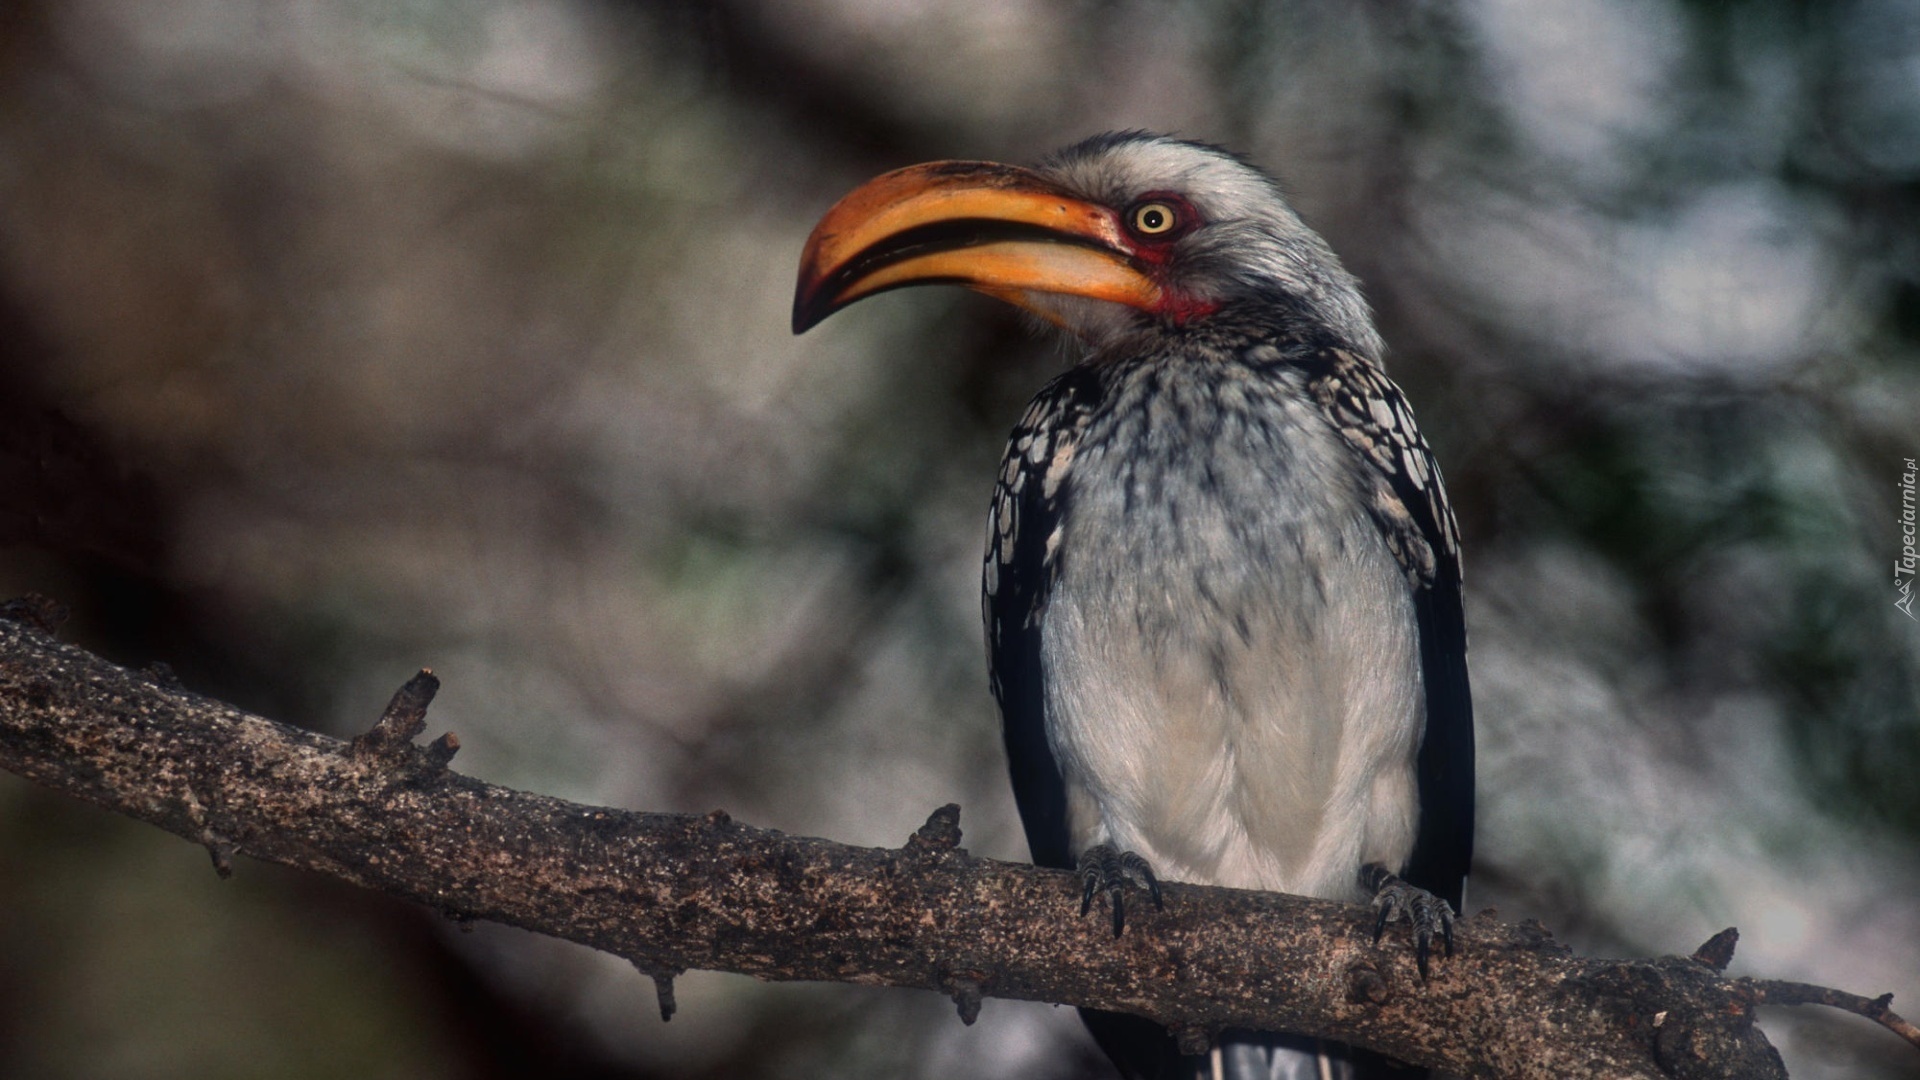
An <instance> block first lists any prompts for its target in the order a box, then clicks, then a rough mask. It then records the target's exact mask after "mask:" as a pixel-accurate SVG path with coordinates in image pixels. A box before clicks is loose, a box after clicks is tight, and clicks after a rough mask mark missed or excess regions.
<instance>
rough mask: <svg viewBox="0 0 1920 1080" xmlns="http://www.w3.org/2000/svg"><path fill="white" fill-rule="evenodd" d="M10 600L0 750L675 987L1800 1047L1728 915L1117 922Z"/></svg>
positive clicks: (176, 819) (255, 848) (1593, 1061)
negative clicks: (1578, 951)
mask: <svg viewBox="0 0 1920 1080" xmlns="http://www.w3.org/2000/svg"><path fill="white" fill-rule="evenodd" d="M14 614H15V616H16V617H19V616H20V615H22V614H24V615H26V616H27V618H26V619H25V620H24V621H14V620H10V619H4V618H0V767H4V768H6V769H9V770H11V771H13V772H16V773H19V774H20V775H22V776H25V777H27V778H28V779H31V780H34V781H37V782H39V783H42V784H45V785H47V786H49V787H52V788H55V789H57V790H60V791H64V792H66V793H68V794H71V795H74V796H76V797H79V798H82V799H85V800H87V801H90V802H93V803H96V804H98V805H100V806H103V807H106V808H108V809H110V810H114V811H116V812H119V813H123V814H128V815H130V816H132V817H136V818H139V819H141V820H143V821H147V822H150V823H152V824H154V825H158V826H160V827H161V828H163V829H166V830H167V831H169V832H172V833H175V834H177V835H179V836H182V837H185V838H186V839H188V840H192V841H194V842H196V843H199V844H201V845H204V846H205V847H206V848H207V849H208V850H209V851H210V852H212V854H213V858H214V864H215V866H216V868H217V869H219V870H220V871H221V872H222V873H225V872H227V871H228V869H229V868H230V866H231V858H232V856H233V855H236V854H243V855H248V856H251V857H253V858H257V859H266V860H270V861H273V862H278V863H284V864H286V865H289V866H297V867H302V868H305V869H309V870H314V871H318V872H320V873H325V874H331V875H334V876H336V877H339V878H343V879H345V880H347V881H351V882H354V883H355V884H358V885H362V886H365V887H366V888H370V889H377V890H380V891H381V892H385V893H389V894H391V895H394V896H398V897H403V898H406V899H409V900H413V901H416V902H419V903H422V904H428V905H431V906H432V907H434V908H437V909H439V910H441V911H444V912H445V913H447V914H448V915H449V916H452V917H455V918H460V919H490V920H493V921H497V922H502V923H507V924H509V925H512V926H518V927H523V928H526V929H529V930H534V931H537V932H539V933H543V934H550V935H552V936H554V937H559V938H564V939H566V940H569V941H576V942H579V943H581V944H583V945H588V946H591V947H593V948H596V949H602V950H605V951H607V952H611V953H614V954H616V955H619V956H622V957H625V958H627V959H629V960H631V961H632V962H633V963H634V964H635V965H636V966H637V967H638V968H640V970H642V971H643V972H646V973H648V974H650V975H652V976H654V977H655V978H656V980H657V981H658V983H659V986H660V989H661V1009H662V1013H663V1014H670V1013H671V1011H672V993H671V979H672V976H673V975H675V974H677V973H678V972H681V971H684V970H687V969H692V968H700V969H708V970H717V971H732V972H740V973H743V974H748V975H753V976H755V977H758V978H763V979H811V980H827V981H838V982H854V983H864V984H881V985H890V986H910V987H919V988H922V989H929V990H936V991H939V992H941V993H945V994H948V995H950V996H952V997H953V998H954V1000H955V1001H956V1002H957V1004H958V1006H959V1010H960V1013H961V1016H962V1018H964V1019H966V1020H967V1021H968V1022H972V1019H973V1017H974V1016H975V1015H976V1014H978V1012H979V1010H980V1003H981V999H982V998H989V997H1006V998H1024V999H1030V1000H1039V1001H1049V1002H1056V1003H1061V1004H1069V1005H1087V1006H1094V1007H1097V1008H1103V1009H1115V1010H1122V1011H1127V1012H1133V1013H1138V1014H1140V1015H1143V1016H1147V1017H1151V1018H1153V1019H1156V1020H1159V1021H1161V1022H1162V1023H1165V1024H1167V1025H1168V1026H1169V1027H1172V1028H1174V1029H1175V1030H1177V1031H1180V1032H1181V1033H1182V1035H1183V1037H1184V1038H1186V1039H1187V1040H1188V1041H1189V1042H1190V1043H1192V1044H1194V1045H1199V1044H1201V1043H1203V1042H1204V1040H1205V1038H1206V1036H1207V1033H1209V1032H1212V1031H1216V1030H1218V1029H1220V1028H1223V1027H1248V1028H1266V1029H1284V1030H1290V1031H1299V1032H1308V1033H1312V1034H1316V1035H1322V1036H1328V1037H1332V1038H1337V1039H1340V1040H1342V1041H1346V1042H1351V1043H1357V1044H1359V1045H1362V1046H1367V1047H1372V1048H1374V1049H1377V1050H1380V1051H1383V1052H1385V1053H1387V1054H1390V1055H1392V1056H1394V1057H1396V1058H1399V1059H1401V1060H1404V1061H1407V1062H1411V1063H1417V1064H1423V1065H1431V1066H1436V1067H1441V1068H1444V1069H1446V1070H1448V1071H1451V1072H1455V1073H1460V1074H1466V1075H1473V1076H1487V1077H1514V1078H1520V1077H1556V1078H1566V1077H1608V1078H1626V1077H1684V1078H1689V1080H1691V1078H1708V1077H1725V1078H1735V1077H1737V1078H1741V1080H1754V1078H1764V1077H1784V1076H1785V1075H1786V1073H1785V1070H1784V1068H1783V1066H1782V1065H1781V1063H1780V1059H1779V1057H1778V1055H1777V1054H1776V1053H1775V1052H1774V1050H1773V1048H1772V1047H1771V1046H1770V1045H1769V1044H1768V1043H1767V1041H1766V1039H1765V1037H1764V1036H1763V1035H1762V1034H1761V1033H1760V1031H1759V1029H1758V1028H1757V1027H1755V1026H1754V1023H1753V1016H1754V1006H1755V1004H1756V1002H1758V1001H1760V1000H1763V999H1764V998H1765V996H1766V994H1765V984H1762V983H1758V982H1755V981H1753V980H1745V979H1728V978H1725V977H1723V976H1722V975H1721V973H1720V970H1719V969H1720V968H1722V967H1724V965H1725V960H1726V957H1727V956H1729V955H1730V954H1731V938H1730V937H1729V938H1726V939H1725V940H1721V939H1716V942H1713V943H1709V946H1706V947H1703V948H1702V951H1701V952H1700V953H1698V954H1696V955H1695V956H1694V957H1687V958H1681V957H1668V958H1662V959H1655V960H1604V959H1591V958H1583V957H1577V956H1574V955H1572V954H1571V953H1570V952H1569V951H1568V950H1566V949H1565V948H1563V947H1560V946H1558V945H1556V944H1555V943H1554V942H1553V941H1552V939H1551V937H1550V936H1549V935H1548V934H1547V933H1546V931H1545V930H1544V929H1542V928H1541V927H1539V926H1538V925H1537V924H1531V923H1529V924H1521V925H1512V924H1507V923H1502V922H1500V921H1498V920H1497V919H1496V918H1494V917H1493V915H1492V914H1491V913H1482V914H1479V915H1475V916H1472V917H1469V918H1466V919H1463V920H1462V921H1461V922H1460V923H1459V926H1458V938H1457V942H1458V943H1457V948H1456V951H1455V955H1454V956H1453V957H1452V958H1450V959H1447V958H1442V959H1439V960H1438V961H1437V962H1436V963H1435V964H1434V966H1433V974H1432V977H1431V978H1430V979H1427V980H1425V981H1424V982H1423V981H1422V980H1421V978H1420V976H1419V974H1418V973H1417V971H1416V970H1415V965H1414V958H1413V955H1412V952H1411V949H1410V948H1409V947H1408V945H1407V943H1406V942H1405V940H1404V935H1398V934H1395V933H1394V932H1393V931H1392V930H1389V932H1388V935H1387V938H1386V939H1385V940H1383V941H1382V942H1381V943H1380V944H1379V945H1378V946H1376V945H1375V944H1374V942H1373V915H1372V913H1371V911H1370V910H1368V909H1367V908H1364V907H1361V906H1358V905H1348V904H1338V903H1331V902H1327V901H1318V900H1308V899H1302V898H1298V897H1290V896H1282V895H1278V894H1269V893H1255V892H1245V891H1240V890H1232V889H1219V888H1210V887H1201V886H1189V885H1178V884H1173V885H1168V886H1167V887H1166V890H1165V898H1166V908H1165V910H1164V911H1154V910H1152V909H1151V908H1150V907H1149V906H1148V905H1145V904H1139V903H1136V904H1135V905H1134V907H1133V909H1132V910H1130V912H1129V915H1130V917H1129V920H1128V925H1127V929H1126V931H1125V932H1124V933H1123V934H1122V935H1121V936H1120V937H1118V938H1117V939H1116V938H1115V937H1114V936H1113V932H1112V924H1111V922H1110V920H1109V919H1107V918H1105V917H1102V915H1101V914H1099V913H1095V914H1090V915H1088V916H1086V917H1084V918H1083V917H1081V916H1080V912H1079V905H1080V893H1079V883H1078V881H1077V880H1076V879H1075V878H1074V877H1073V876H1072V875H1070V874H1066V873H1063V872H1059V871H1052V870H1042V869H1038V868H1035V867H1032V866H1025V865H1018V864H1012V863H1003V862H997V861H994V860H991V859H980V858H974V857H972V856H970V855H968V854H967V852H966V851H965V850H964V849H963V848H961V847H959V839H960V829H959V811H958V808H957V807H951V806H949V807H943V808H941V809H940V810H937V811H935V812H934V814H933V816H932V817H931V818H929V819H928V820H927V823H926V824H925V825H924V826H922V827H921V828H920V830H919V831H918V832H916V833H914V834H913V835H912V836H911V837H909V838H908V839H907V841H906V843H905V845H904V846H903V847H900V848H897V849H879V848H859V847H851V846H848V845H845V844H837V843H833V842H831V841H827V840H819V839H813V838H808V837H798V836H788V835H785V834H783V833H780V832H776V831H773V830H770V829H760V828H753V827H750V826H747V825H743V824H740V823H738V822H735V821H732V820H730V819H729V818H728V816H727V815H726V814H725V813H723V812H720V811H715V812H714V813H711V814H707V815H705V816H685V815H674V814H649V813H635V812H630V811H625V810H616V809H610V808H606V807H596V806H584V805H580V804H576V803H569V802H565V801H563V800H560V799H553V798H547V797H545V796H541V795H535V794H530V793H527V792H521V791H513V790H509V789H507V788H502V787H498V786H495V785H492V784H487V783H483V782H481V781H479V780H475V779H473V778H471V777H467V776H462V775H460V774H458V773H455V772H453V771H451V770H450V768H449V767H448V765H449V762H450V760H451V759H452V757H453V754H454V751H455V750H457V749H458V742H457V740H455V739H453V738H452V737H451V736H450V735H448V736H442V737H441V738H440V739H438V740H436V741H434V742H432V743H430V744H428V745H426V746H418V745H415V744H414V743H413V741H412V740H413V738H414V736H416V735H418V734H419V732H420V731H421V729H422V727H423V726H424V723H425V715H426V707H427V703H428V701H430V699H431V697H432V694H433V690H434V688H435V687H436V686H437V682H436V681H435V680H434V679H433V677H432V675H431V674H429V673H426V672H422V673H421V674H420V675H418V676H416V677H415V678H414V679H413V680H411V681H410V682H409V683H408V684H407V685H406V686H405V687H403V688H402V689H401V691H400V692H399V693H398V694H396V695H395V698H394V701H393V704H391V705H390V706H389V707H388V709H387V711H386V713H385V715H384V716H382V717H381V718H380V721H379V722H378V723H377V724H376V725H375V726H374V727H373V729H372V730H371V731H369V732H368V733H367V734H366V735H363V736H361V737H359V738H357V739H355V740H353V741H352V742H341V741H339V740H336V739H330V738H326V737H324V736H321V735H316V734H314V733H312V732H308V731H303V730H299V729H296V728H292V727H288V726H286V725H283V724H278V723H275V722H273V721H270V720H266V719H263V718H261V717H258V716H253V715H250V714H248V713H245V712H243V711H241V710H239V709H235V708H233V707H231V706H228V705H225V704H223V703H221V702H218V701H214V700H210V699H208V698H205V697H201V696H198V695H195V694H192V693H190V692H187V691H185V690H183V689H181V688H179V687H178V686H176V685H173V683H172V680H171V678H170V677H167V676H166V675H165V674H164V672H162V673H160V674H157V675H156V674H155V673H153V672H135V671H130V670H127V669H124V668H120V667H117V666H114V665H112V664H109V663H107V662H106V661H103V660H101V659H99V658H97V657H94V656H92V655H91V654H89V653H87V652H85V651H83V650H81V649H78V648H75V647H73V646H70V645H65V644H62V643H60V642H57V641H55V640H54V639H53V638H52V637H51V636H50V635H49V633H48V632H47V628H46V627H43V626H36V625H34V621H35V620H34V618H33V617H32V616H33V615H34V614H35V612H34V610H33V609H31V608H30V607H27V608H23V607H20V606H19V605H15V606H14ZM43 621H44V620H43ZM1716 946H1717V947H1716ZM1879 1004H1880V1006H1881V1008H1882V1009H1883V1010H1884V1007H1885V1002H1884V1001H1881V1002H1879ZM1887 1015H1889V1016H1891V1014H1887ZM1894 1019H1895V1020H1897V1019H1898V1018H1897V1017H1896V1018H1894Z"/></svg>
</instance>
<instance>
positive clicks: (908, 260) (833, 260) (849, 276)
mask: <svg viewBox="0 0 1920 1080" xmlns="http://www.w3.org/2000/svg"><path fill="white" fill-rule="evenodd" d="M933 283H950V284H958V285H965V286H967V287H969V288H972V289H976V290H978V291H980V292H983V293H986V294H988V295H989V296H995V297H998V298H1000V299H1002V300H1006V301H1009V302H1011V303H1014V304H1018V305H1020V306H1021V307H1024V308H1027V309H1028V310H1031V311H1034V312H1037V313H1038V314H1040V315H1043V316H1046V317H1047V318H1050V319H1051V318H1054V316H1053V315H1052V313H1051V312H1050V311H1049V310H1048V308H1047V307H1046V306H1044V305H1041V304H1038V303H1036V302H1035V300H1036V299H1037V297H1034V296H1033V295H1032V294H1066V295H1070V296H1084V297H1090V298H1092V299H1095V300H1109V301H1114V302H1117V303H1122V304H1129V305H1132V306H1134V307H1139V308H1145V309H1149V310H1150V309H1152V308H1153V307H1154V306H1155V305H1156V304H1157V303H1158V302H1159V300H1160V288H1159V286H1158V285H1156V284H1155V283H1154V281H1153V279H1152V278H1150V277H1149V276H1148V275H1147V274H1146V273H1145V272H1143V271H1142V270H1141V268H1140V267H1139V265H1138V264H1137V263H1136V262H1135V261H1134V259H1133V258H1132V256H1131V255H1130V254H1129V252H1128V248H1127V245H1126V241H1125V239H1124V236H1123V234H1122V233H1121V229H1120V222H1119V218H1118V217H1117V216H1116V215H1115V214H1114V212H1113V211H1112V210H1110V209H1108V208H1106V207H1104V206H1100V205H1097V204H1095V203H1090V202H1087V201H1086V200H1084V199H1080V198H1077V197H1075V196H1073V195H1069V194H1067V193H1066V192H1064V191H1062V190H1061V189H1060V188H1059V187H1058V186H1056V185H1054V184H1052V183H1050V182H1049V181H1047V180H1045V179H1043V178H1042V177H1040V176H1039V175H1037V174H1035V173H1033V172H1031V171H1029V170H1027V169H1022V168H1018V167H1016V166H1012V165H997V164H994V163H993V162H987V161H935V162H930V163H928V164H925V165H914V166H910V167H908V168H905V169H897V170H895V171H893V172H890V173H887V174H885V175H884V176H880V177H877V178H875V179H873V180H870V181H868V182H867V183H865V184H862V185H861V186H860V187H858V188H855V189H854V190H853V191H852V192H849V193H848V194H847V196H846V197H845V198H843V199H841V200H840V201H839V202H837V203H835V204H834V206H833V208H832V209H831V210H828V211H827V213H826V216H825V217H823V218H821V219H820V223H819V224H818V225H815V226H814V227H813V234H812V235H811V236H809V237H807V246H806V250H805V251H804V252H803V253H802V254H801V256H800V280H799V282H798V283H797V284H796V286H795V288H794V295H793V332H794V333H796V334H798V333H801V332H803V331H805V330H807V329H808V328H810V327H812V326H814V325H815V324H817V323H819V322H820V320H822V319H824V318H826V317H827V316H829V315H831V314H833V313H834V312H836V311H838V310H840V309H841V308H843V307H846V306H847V305H848V304H851V303H853V302H854V301H856V300H859V299H862V298H863V297H868V296H872V295H873V294H874V293H877V292H884V291H885V290H887V289H897V288H900V287H902V286H906V285H924V284H933Z"/></svg>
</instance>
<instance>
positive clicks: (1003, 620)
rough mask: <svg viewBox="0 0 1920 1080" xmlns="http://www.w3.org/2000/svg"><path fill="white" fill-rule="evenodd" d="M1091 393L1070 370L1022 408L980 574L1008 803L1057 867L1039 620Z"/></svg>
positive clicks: (1038, 859) (1094, 383)
mask: <svg viewBox="0 0 1920 1080" xmlns="http://www.w3.org/2000/svg"><path fill="white" fill-rule="evenodd" d="M1099 393H1100V385H1099V379H1098V378H1097V377H1096V376H1095V375H1094V374H1093V373H1091V372H1088V371H1084V370H1078V369H1076V370H1074V371H1069V372H1067V373H1066V374H1064V375H1062V376H1060V377H1059V378H1057V379H1055V380H1053V382H1051V383H1048V384H1047V386H1046V388H1045V389H1043V390H1041V391H1040V393H1039V395H1038V396H1037V397H1035V398H1034V399H1033V402H1032V404H1030V405H1028V406H1027V412H1026V415H1025V416H1023V417H1022V418H1021V420H1020V423H1019V424H1018V425H1017V426H1016V427H1015V428H1014V429H1013V434H1012V435H1011V436H1009V437H1008V439H1007V452H1006V455H1005V456H1004V457H1003V458H1002V459H1001V462H1000V476H999V479H998V481H997V482H996V483H995V484H994V489H993V506H992V508H991V509H990V510H989V512H988V515H987V556H986V563H985V566H984V568H983V570H982V580H981V585H982V589H981V606H982V608H983V609H984V612H983V613H984V615H985V618H986V630H987V673H988V676H989V678H990V680H991V682H992V685H993V696H994V698H995V700H997V701H998V702H999V703H1000V719H1001V733H1002V735H1003V736H1004V737H1005V739H1006V744H1007V766H1008V768H1009V770H1010V771H1011V773H1012V776H1013V797H1014V801H1015V802H1016V803H1018V804H1019V807H1020V821H1021V823H1022V824H1023V825H1025V826H1026V831H1027V846H1028V848H1029V849H1031V851H1032V853H1033V861H1034V862H1035V863H1037V864H1039V865H1041V866H1053V867H1060V868H1067V867H1071V866H1072V865H1073V853H1072V852H1071V851H1070V850H1069V840H1068V832H1067V794H1066V787H1065V785H1064V784H1063V783H1062V782H1061V779H1060V766H1059V764H1058V763H1057V762H1056V761H1054V758H1053V751H1052V749H1051V748H1050V747H1049V746H1048V745H1047V724H1046V687H1045V674H1044V672H1043V671H1042V670H1041V662H1040V623H1041V619H1042V618H1043V617H1044V615H1045V612H1046V607H1047V596H1048V593H1049V591H1050V589H1051V586H1052V584H1053V580H1054V576H1055V575H1056V574H1057V573H1058V572H1059V568H1060V567H1059V561H1058V559H1057V557H1056V556H1057V551H1056V545H1057V543H1058V541H1057V540H1056V539H1055V537H1054V534H1055V530H1057V529H1058V528H1059V527H1060V523H1061V518H1062V511H1063V509H1064V507H1065V504H1066V500H1067V498H1068V497H1069V481H1068V475H1069V472H1070V471H1071V468H1072V462H1073V454H1074V450H1075V448H1076V446H1077V442H1078V439H1079V436H1080V430H1081V427H1082V425H1083V424H1084V423H1085V420H1086V417H1087V414H1088V412H1089V411H1090V410H1091V408H1092V406H1093V403H1094V401H1095V400H1097V398H1098V395H1099Z"/></svg>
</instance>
